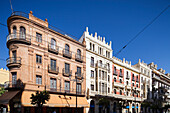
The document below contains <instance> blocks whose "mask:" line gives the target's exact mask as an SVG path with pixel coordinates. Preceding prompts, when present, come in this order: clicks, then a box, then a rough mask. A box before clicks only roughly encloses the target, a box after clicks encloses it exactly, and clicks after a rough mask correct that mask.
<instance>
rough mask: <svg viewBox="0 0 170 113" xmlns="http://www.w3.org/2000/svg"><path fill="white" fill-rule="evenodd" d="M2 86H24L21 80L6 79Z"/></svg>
mask: <svg viewBox="0 0 170 113" xmlns="http://www.w3.org/2000/svg"><path fill="white" fill-rule="evenodd" d="M4 88H5V89H7V88H24V84H23V83H22V82H21V81H13V82H12V81H6V82H5V83H4Z"/></svg>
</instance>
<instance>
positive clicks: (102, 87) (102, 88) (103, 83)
mask: <svg viewBox="0 0 170 113" xmlns="http://www.w3.org/2000/svg"><path fill="white" fill-rule="evenodd" d="M102 92H103V93H104V83H102Z"/></svg>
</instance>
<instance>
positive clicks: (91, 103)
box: [89, 100, 95, 113]
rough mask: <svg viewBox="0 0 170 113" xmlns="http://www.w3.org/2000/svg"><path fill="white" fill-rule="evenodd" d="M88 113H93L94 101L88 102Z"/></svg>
mask: <svg viewBox="0 0 170 113" xmlns="http://www.w3.org/2000/svg"><path fill="white" fill-rule="evenodd" d="M89 111H90V113H95V103H94V100H91V101H90V110H89Z"/></svg>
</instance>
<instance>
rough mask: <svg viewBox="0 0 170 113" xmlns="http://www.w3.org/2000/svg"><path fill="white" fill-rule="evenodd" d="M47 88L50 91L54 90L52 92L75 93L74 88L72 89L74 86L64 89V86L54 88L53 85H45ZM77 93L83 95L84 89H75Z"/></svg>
mask: <svg viewBox="0 0 170 113" xmlns="http://www.w3.org/2000/svg"><path fill="white" fill-rule="evenodd" d="M47 90H48V91H51V92H54V93H63V94H71V95H76V89H74V88H68V89H65V87H57V88H54V87H50V86H47ZM77 95H85V91H82V90H77Z"/></svg>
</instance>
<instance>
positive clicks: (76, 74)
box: [69, 72, 84, 113]
mask: <svg viewBox="0 0 170 113" xmlns="http://www.w3.org/2000/svg"><path fill="white" fill-rule="evenodd" d="M78 74H80V75H81V73H77V72H76V73H75V75H76V76H75V79H71V76H70V77H69V78H70V80H71V81H76V112H75V113H78V112H77V79H78V78H77V76H78ZM83 79H84V78H83V77H82V76H81V80H82V81H81V82H83Z"/></svg>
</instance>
